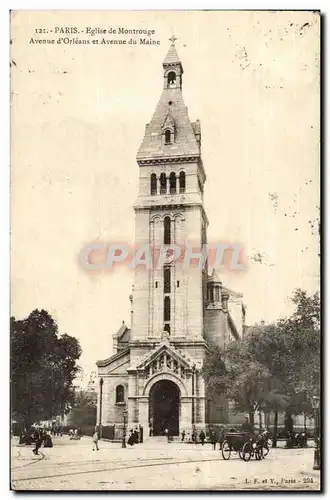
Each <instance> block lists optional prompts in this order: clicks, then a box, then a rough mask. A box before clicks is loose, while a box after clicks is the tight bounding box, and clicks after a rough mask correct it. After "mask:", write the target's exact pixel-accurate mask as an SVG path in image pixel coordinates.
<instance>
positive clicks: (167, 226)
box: [164, 217, 171, 245]
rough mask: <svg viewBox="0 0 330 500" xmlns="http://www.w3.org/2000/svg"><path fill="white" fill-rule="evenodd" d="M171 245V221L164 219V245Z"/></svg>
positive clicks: (168, 218) (167, 218)
mask: <svg viewBox="0 0 330 500" xmlns="http://www.w3.org/2000/svg"><path fill="white" fill-rule="evenodd" d="M170 244H171V219H170V217H165V219H164V245H170Z"/></svg>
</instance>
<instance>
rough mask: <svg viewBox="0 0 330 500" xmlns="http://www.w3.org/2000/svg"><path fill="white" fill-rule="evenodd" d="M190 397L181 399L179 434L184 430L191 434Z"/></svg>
mask: <svg viewBox="0 0 330 500" xmlns="http://www.w3.org/2000/svg"><path fill="white" fill-rule="evenodd" d="M191 411H192V404H191V397H182V398H181V412H180V432H181V431H182V430H183V429H184V430H185V431H186V432H191V429H192V423H191Z"/></svg>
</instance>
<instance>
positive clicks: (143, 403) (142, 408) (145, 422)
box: [138, 397, 149, 436]
mask: <svg viewBox="0 0 330 500" xmlns="http://www.w3.org/2000/svg"><path fill="white" fill-rule="evenodd" d="M138 408H139V423H140V424H141V425H142V427H143V434H144V436H148V435H149V398H148V397H142V398H139V399H138Z"/></svg>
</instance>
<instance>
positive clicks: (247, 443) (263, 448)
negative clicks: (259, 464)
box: [221, 432, 269, 462]
mask: <svg viewBox="0 0 330 500" xmlns="http://www.w3.org/2000/svg"><path fill="white" fill-rule="evenodd" d="M232 452H236V453H238V455H239V457H240V459H241V460H244V461H245V462H248V461H249V460H250V459H251V458H253V457H255V458H256V460H261V459H262V458H266V456H267V455H268V453H269V445H268V434H267V433H263V434H261V435H260V436H258V438H254V437H251V436H250V434H249V433H247V432H227V433H225V435H224V440H223V442H222V446H221V453H222V457H223V459H224V460H229V459H230V456H231V454H232Z"/></svg>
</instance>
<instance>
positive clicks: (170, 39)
mask: <svg viewBox="0 0 330 500" xmlns="http://www.w3.org/2000/svg"><path fill="white" fill-rule="evenodd" d="M175 40H177V38H175V36H174V35H172V36H171V38H169V41H170V42H172V43H171V45H175V44H174V42H175Z"/></svg>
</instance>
